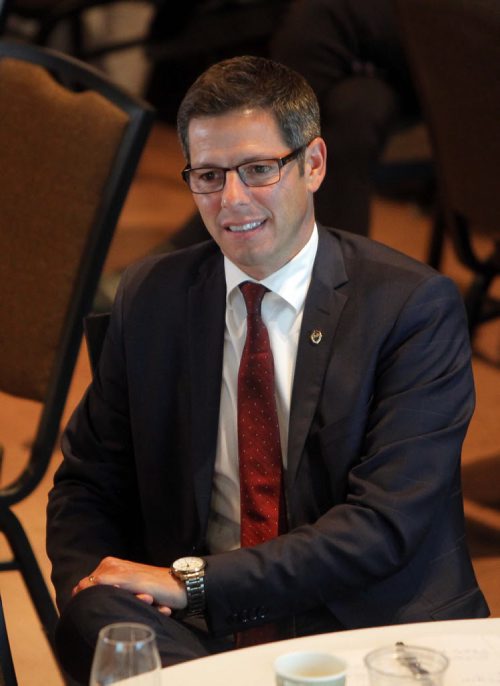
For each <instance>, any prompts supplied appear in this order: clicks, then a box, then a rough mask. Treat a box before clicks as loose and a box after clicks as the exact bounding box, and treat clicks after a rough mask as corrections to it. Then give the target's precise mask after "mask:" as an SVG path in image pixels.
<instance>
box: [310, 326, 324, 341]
mask: <svg viewBox="0 0 500 686" xmlns="http://www.w3.org/2000/svg"><path fill="white" fill-rule="evenodd" d="M309 338H310V339H311V343H314V345H318V344H319V343H321V339H322V338H323V332H322V331H320V330H319V329H314V330H313V331H311V335H310V336H309Z"/></svg>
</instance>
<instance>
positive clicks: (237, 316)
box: [207, 225, 318, 553]
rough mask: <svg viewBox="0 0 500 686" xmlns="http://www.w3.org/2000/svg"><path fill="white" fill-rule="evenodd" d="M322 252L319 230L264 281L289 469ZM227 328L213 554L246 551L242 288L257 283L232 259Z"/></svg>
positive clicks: (264, 311) (227, 270)
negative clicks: (298, 374)
mask: <svg viewBox="0 0 500 686" xmlns="http://www.w3.org/2000/svg"><path fill="white" fill-rule="evenodd" d="M317 248H318V230H317V228H316V225H315V226H314V229H313V232H312V234H311V237H310V239H309V241H308V242H307V243H306V245H305V246H304V247H303V248H302V250H301V251H300V252H299V253H298V254H297V255H296V256H295V257H294V258H293V259H292V260H290V262H288V263H287V264H286V265H285V266H284V267H282V268H281V269H279V270H278V271H277V272H274V273H273V274H271V275H270V276H268V277H267V278H265V279H263V280H262V281H259V282H258V283H261V284H263V285H264V286H266V288H268V289H269V291H270V293H266V294H265V295H264V299H263V301H262V319H263V320H264V323H265V325H266V326H267V328H268V332H269V340H270V343H271V349H272V352H273V358H274V372H275V395H276V408H277V412H278V422H279V426H280V438H281V453H282V456H283V466H284V469H286V463H287V447H288V422H289V417H290V401H291V394H292V386H293V376H294V372H295V360H296V357H297V346H298V340H299V333H300V326H301V324H302V315H303V312H304V303H305V299H306V295H307V291H308V288H309V284H310V281H311V275H312V269H313V264H314V259H315V257H316V251H317ZM224 270H225V275H226V327H225V333H224V358H223V367H222V386H221V399H220V413H219V432H218V439H217V452H216V459H215V470H214V479H213V490H212V501H211V509H210V519H209V523H208V533H207V540H208V546H209V550H210V552H211V553H218V552H223V551H226V550H234V549H235V548H239V546H240V478H239V465H238V424H237V392H238V369H239V365H240V359H241V354H242V352H243V347H244V345H245V338H246V329H247V326H246V316H247V312H246V306H245V301H244V299H243V295H242V293H241V291H240V289H239V287H238V286H239V284H240V283H242V282H243V281H255V279H252V278H251V277H249V276H248V275H247V274H245V272H243V271H242V270H241V269H239V268H238V267H237V266H236V265H235V264H233V263H232V262H231V261H230V260H228V259H227V258H226V257H225V258H224Z"/></svg>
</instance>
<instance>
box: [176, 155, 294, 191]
mask: <svg viewBox="0 0 500 686" xmlns="http://www.w3.org/2000/svg"><path fill="white" fill-rule="evenodd" d="M306 147H307V146H306V145H301V146H300V148H296V149H295V150H293V151H292V152H291V153H289V154H288V155H285V157H279V158H275V159H270V160H254V161H253V162H245V163H244V164H238V165H237V166H236V167H226V168H223V167H196V169H191V167H189V166H188V167H186V168H185V169H183V170H182V178H183V179H184V181H185V182H186V183H187V185H188V186H189V188H190V189H191V191H192V192H193V193H216V192H217V191H221V190H222V189H223V188H224V185H225V183H226V174H227V172H228V171H235V172H237V173H238V176H239V177H240V179H241V180H242V181H243V183H244V184H245V186H250V188H255V187H259V186H272V185H273V184H275V183H278V181H279V180H280V179H281V169H282V168H283V167H284V166H285V164H288V163H289V162H291V161H292V160H294V159H296V158H297V157H298V156H299V155H300V153H301V152H302V150H304V148H306Z"/></svg>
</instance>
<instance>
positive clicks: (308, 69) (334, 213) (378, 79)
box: [271, 0, 421, 235]
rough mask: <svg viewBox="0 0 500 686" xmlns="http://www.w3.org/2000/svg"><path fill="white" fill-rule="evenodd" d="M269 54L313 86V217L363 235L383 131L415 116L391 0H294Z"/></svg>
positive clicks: (417, 118) (414, 101) (410, 123)
mask: <svg viewBox="0 0 500 686" xmlns="http://www.w3.org/2000/svg"><path fill="white" fill-rule="evenodd" d="M271 56H272V57H273V58H274V59H276V60H278V61H279V62H283V63H284V64H286V65H288V66H289V67H291V68H292V69H296V70H297V71H298V72H300V73H301V74H302V75H303V76H305V78H306V79H307V81H308V83H309V84H310V85H311V86H312V88H313V89H314V92H315V93H316V96H317V97H318V100H319V103H320V107H321V118H322V135H323V137H324V139H325V141H326V143H327V147H328V166H327V174H326V178H325V182H324V183H323V185H322V187H321V189H320V191H319V193H318V194H317V196H316V199H315V207H316V217H317V218H318V220H319V221H321V222H325V223H329V224H332V225H334V226H338V227H339V228H341V229H346V230H347V231H353V232H355V233H360V234H363V235H368V233H369V226H370V204H371V197H372V193H373V186H374V176H375V171H376V168H377V165H378V163H379V160H380V157H381V155H382V152H383V149H384V147H385V145H386V143H387V140H388V138H389V136H390V135H391V133H393V132H394V131H395V130H397V129H404V128H405V127H411V126H413V125H415V124H416V123H417V122H419V121H420V119H421V113H420V108H419V106H418V102H417V96H416V93H415V89H414V86H413V78H412V75H411V73H410V69H409V66H408V64H407V60H406V55H405V50H404V45H403V41H402V39H401V35H400V31H399V26H398V17H397V11H396V7H395V3H394V2H393V0H371V1H370V2H366V0H294V2H292V3H291V5H290V8H289V11H288V12H287V13H286V15H285V17H284V19H283V21H282V22H281V24H280V26H279V27H278V29H277V31H276V34H275V36H274V38H273V42H272V46H271Z"/></svg>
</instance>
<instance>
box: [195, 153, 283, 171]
mask: <svg viewBox="0 0 500 686" xmlns="http://www.w3.org/2000/svg"><path fill="white" fill-rule="evenodd" d="M287 154H288V153H285V154H284V155H252V156H251V157H248V158H244V159H243V160H242V161H241V162H238V164H232V165H231V167H223V166H221V165H220V164H197V165H196V166H194V165H192V164H190V166H191V169H232V168H233V167H241V165H242V164H250V163H251V162H260V161H261V160H279V159H281V158H282V157H286V155H287Z"/></svg>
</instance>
